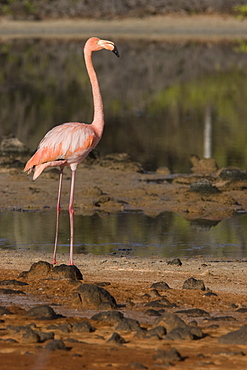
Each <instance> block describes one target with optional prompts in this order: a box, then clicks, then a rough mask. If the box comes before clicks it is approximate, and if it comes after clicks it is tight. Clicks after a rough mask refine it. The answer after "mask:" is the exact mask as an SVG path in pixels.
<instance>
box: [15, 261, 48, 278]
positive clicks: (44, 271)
mask: <svg viewBox="0 0 247 370" xmlns="http://www.w3.org/2000/svg"><path fill="white" fill-rule="evenodd" d="M52 268H53V266H52V265H51V264H50V263H48V262H45V261H39V262H36V263H33V264H32V266H31V267H30V269H29V271H23V272H21V273H20V275H19V277H21V278H31V279H32V278H35V279H46V278H48V277H49V274H50V272H51V270H52Z"/></svg>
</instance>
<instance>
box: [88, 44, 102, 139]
mask: <svg viewBox="0 0 247 370" xmlns="http://www.w3.org/2000/svg"><path fill="white" fill-rule="evenodd" d="M84 58H85V63H86V68H87V72H88V76H89V79H90V82H91V85H92V94H93V105H94V116H93V122H92V126H93V128H94V130H95V133H96V135H97V136H98V137H99V139H100V138H101V136H102V133H103V128H104V111H103V101H102V97H101V93H100V87H99V82H98V78H97V75H96V72H95V70H94V67H93V63H92V51H91V50H90V49H88V48H85V49H84Z"/></svg>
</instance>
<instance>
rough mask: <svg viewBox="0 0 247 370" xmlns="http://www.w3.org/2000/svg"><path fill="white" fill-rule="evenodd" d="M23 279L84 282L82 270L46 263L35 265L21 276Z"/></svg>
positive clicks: (40, 262)
mask: <svg viewBox="0 0 247 370" xmlns="http://www.w3.org/2000/svg"><path fill="white" fill-rule="evenodd" d="M19 277H22V278H28V279H53V280H62V279H70V280H82V279H83V276H82V274H81V272H80V270H79V269H78V268H77V267H76V266H74V265H72V266H69V265H64V264H62V265H59V266H54V267H53V265H52V264H50V263H48V262H45V261H39V262H36V263H33V264H32V266H31V267H30V269H29V271H23V272H21V274H20V275H19Z"/></svg>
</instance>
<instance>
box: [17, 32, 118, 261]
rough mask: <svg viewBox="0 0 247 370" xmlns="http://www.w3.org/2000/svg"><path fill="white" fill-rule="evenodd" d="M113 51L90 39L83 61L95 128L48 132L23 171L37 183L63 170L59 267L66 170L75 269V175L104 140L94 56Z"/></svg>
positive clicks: (76, 126) (79, 126)
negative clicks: (65, 172)
mask: <svg viewBox="0 0 247 370" xmlns="http://www.w3.org/2000/svg"><path fill="white" fill-rule="evenodd" d="M102 49H106V50H110V51H112V52H113V53H114V54H116V55H117V56H118V57H119V53H118V50H117V47H116V46H115V45H114V43H113V42H111V41H107V40H100V39H99V38H97V37H91V38H90V39H88V40H87V42H86V44H85V46H84V58H85V63H86V68H87V72H88V76H89V79H90V82H91V85H92V93H93V103H94V116H93V122H92V124H85V123H78V122H69V123H64V124H62V125H59V126H56V127H54V128H53V129H51V130H50V131H48V132H47V134H46V135H45V137H44V138H43V140H41V142H40V144H39V147H38V149H37V151H36V152H35V154H34V155H33V156H32V158H30V159H29V161H28V162H27V164H26V166H25V168H24V171H25V172H26V171H27V173H28V174H29V173H30V172H32V170H33V171H34V175H33V180H35V179H36V178H37V177H38V176H39V175H40V174H41V173H42V172H43V170H44V169H45V168H47V167H56V166H59V167H60V177H59V187H58V199H57V218H56V234H55V246H54V253H53V261H52V263H54V264H55V263H56V262H57V261H56V252H57V242H58V225H59V214H60V212H61V206H60V200H61V189H62V179H63V170H64V167H65V166H69V167H70V169H71V173H72V175H71V190H70V200H69V216H70V257H69V265H73V243H74V209H73V201H74V187H75V172H76V168H77V166H78V164H79V163H81V162H82V161H83V159H84V158H86V156H87V155H88V153H89V152H90V151H91V150H92V149H94V148H95V146H96V145H97V144H98V142H99V141H100V139H101V137H102V133H103V128H104V112H103V102H102V97H101V93H100V88H99V83H98V79H97V76H96V73H95V70H94V67H93V63H92V52H93V51H98V50H102Z"/></svg>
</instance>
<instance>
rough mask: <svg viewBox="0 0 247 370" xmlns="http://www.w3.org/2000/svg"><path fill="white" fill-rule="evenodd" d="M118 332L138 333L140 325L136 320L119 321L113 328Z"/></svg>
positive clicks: (125, 319)
mask: <svg viewBox="0 0 247 370" xmlns="http://www.w3.org/2000/svg"><path fill="white" fill-rule="evenodd" d="M115 329H116V330H118V331H127V332H132V331H138V330H140V324H139V322H138V321H137V320H134V319H129V318H124V319H122V320H121V321H120V323H119V324H118V325H117V326H116V328H115Z"/></svg>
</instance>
